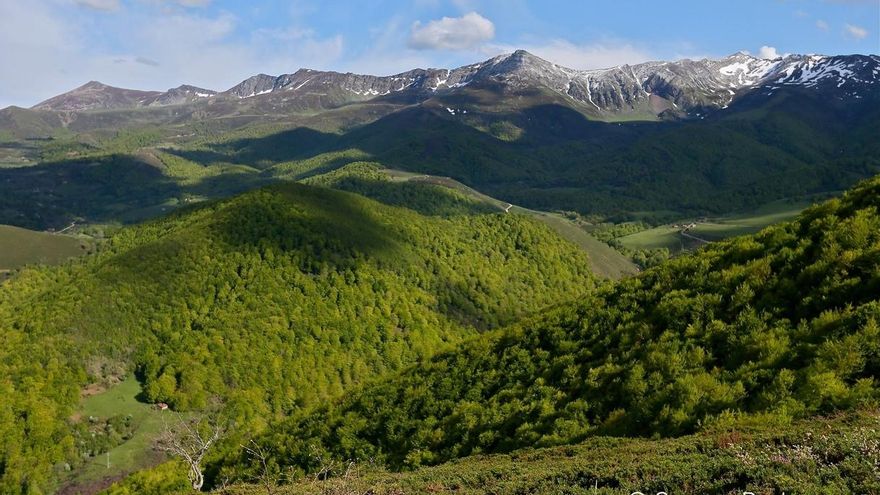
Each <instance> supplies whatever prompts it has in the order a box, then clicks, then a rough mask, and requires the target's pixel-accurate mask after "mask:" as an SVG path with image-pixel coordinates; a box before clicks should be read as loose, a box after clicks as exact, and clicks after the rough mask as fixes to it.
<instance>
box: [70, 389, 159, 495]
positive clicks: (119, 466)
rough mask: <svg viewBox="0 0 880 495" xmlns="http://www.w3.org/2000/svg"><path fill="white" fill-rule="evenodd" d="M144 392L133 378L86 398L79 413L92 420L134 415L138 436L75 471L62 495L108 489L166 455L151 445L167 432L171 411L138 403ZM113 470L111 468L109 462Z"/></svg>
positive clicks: (135, 433) (132, 416)
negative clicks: (96, 488)
mask: <svg viewBox="0 0 880 495" xmlns="http://www.w3.org/2000/svg"><path fill="white" fill-rule="evenodd" d="M140 392H141V385H140V383H139V382H138V381H137V380H136V379H135V378H134V377H133V376H129V377H128V378H126V379H125V380H124V381H123V382H121V383H119V384H117V385H115V386H113V387H111V388H109V389H108V390H105V391H103V392H101V393H99V394H96V395H92V396H90V397H86V398H85V399H83V402H82V407H81V408H80V411H79V414H80V415H81V416H82V417H83V418H86V419H88V418H89V417H96V418H100V419H106V418H110V417H112V416H116V415H130V416H131V418H132V423H133V424H134V425H135V429H134V435H133V436H132V437H131V438H130V439H128V440H127V441H125V442H124V443H122V444H121V445H118V446H116V447H115V448H113V449H111V450H110V451H109V452H108V454H109V455H108V454H103V455H99V456H97V457H94V458H91V459H89V460H88V461H87V462H86V464H85V465H83V466H81V467H79V468H78V469H77V470H76V471H75V473H76V474H75V475H73V476H72V477H71V478H69V479H67V480H65V482H64V485H63V486H64V487H65V488H64V489H66V491H63V492H62V493H77V492H78V490H79V488H80V487H82V488H83V489H84V488H86V487H95V486H107V485H109V484H110V483H111V482H112V481H113V480H116V479H119V478H121V477H123V476H125V475H126V474H128V473H131V472H133V471H136V470H138V469H143V468H146V467H149V466H152V465H154V464H155V463H157V462H159V461H161V460H162V459H163V458H164V456H163V454H161V453H159V452H155V451H153V450H152V448H151V445H152V443H153V441H154V440H155V439H156V437H157V436H158V435H159V433H160V432H161V431H162V430H163V427H164V423H163V420H165V419H168V418H163V415H165V416H169V415H171V414H173V413H171V412H169V411H159V410H157V409H155V408H154V407H153V406H152V405H150V404H145V403H143V402H140V401H138V400H137V396H138V394H140ZM108 459H109V463H110V467H109V468H108V467H107V463H108Z"/></svg>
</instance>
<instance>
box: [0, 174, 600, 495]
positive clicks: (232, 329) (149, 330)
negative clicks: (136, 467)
mask: <svg viewBox="0 0 880 495" xmlns="http://www.w3.org/2000/svg"><path fill="white" fill-rule="evenodd" d="M592 280H593V279H592V276H591V275H590V272H589V266H588V261H587V259H586V256H585V255H584V254H583V253H582V252H581V251H580V250H579V249H578V248H577V247H576V246H574V245H571V244H569V243H567V242H565V241H563V240H561V239H559V238H558V237H556V236H555V235H554V234H553V233H552V232H551V231H550V230H549V229H548V228H547V227H545V226H543V225H541V224H539V223H538V222H535V221H532V220H529V219H527V218H525V217H522V216H517V215H505V214H479V215H450V216H446V217H439V216H424V215H420V214H418V213H416V212H414V211H412V210H409V209H405V208H398V207H392V206H386V205H382V204H380V203H376V202H374V201H372V200H368V199H366V198H363V197H361V196H357V195H354V194H350V193H345V192H338V191H332V190H329V189H321V188H314V187H308V186H303V185H295V184H286V185H278V186H273V187H269V188H266V189H261V190H257V191H253V192H250V193H247V194H244V195H242V196H239V197H236V198H233V199H230V200H226V201H222V202H216V203H211V204H208V205H205V206H202V207H197V208H188V209H184V210H181V211H179V212H177V213H176V214H173V215H171V216H168V217H166V218H162V219H159V220H156V221H153V222H150V223H147V224H144V225H141V226H137V227H132V228H129V229H124V230H122V231H121V232H120V233H118V234H117V235H115V236H114V237H113V238H112V239H111V240H110V241H109V242H108V243H106V244H104V245H102V246H101V249H100V252H99V253H97V254H95V255H94V256H90V257H87V258H84V259H81V260H77V261H73V262H69V263H68V264H67V265H65V266H62V267H57V268H33V269H26V270H23V271H22V272H21V273H19V274H17V275H15V276H14V277H13V278H11V279H10V280H9V281H7V282H6V283H4V284H3V285H2V286H0V492H2V493H19V492H20V493H35V492H36V491H38V490H41V489H45V488H46V487H48V486H50V485H51V480H52V478H53V476H54V475H55V473H63V472H64V471H65V470H66V469H67V467H72V468H73V469H76V466H77V464H78V463H79V462H81V460H80V448H81V441H80V437H77V436H76V435H75V434H74V432H73V427H74V426H76V424H77V423H76V421H75V420H71V419H70V417H71V415H72V413H73V411H74V408H75V406H76V405H77V403H78V400H79V397H80V390H81V388H82V387H84V386H85V385H86V384H89V383H101V382H103V381H111V380H112V379H113V378H115V377H116V375H118V374H120V373H122V372H124V371H125V370H132V369H136V370H137V374H138V376H139V378H140V379H141V380H142V382H143V384H144V393H143V399H144V400H147V401H150V402H153V401H164V402H168V403H169V404H171V405H172V407H174V408H177V409H198V408H201V407H203V406H205V405H206V404H207V403H208V402H209V401H210V399H211V398H212V397H214V396H220V397H221V398H223V399H224V400H225V401H226V405H227V408H228V412H229V414H230V415H231V417H233V418H235V419H237V420H238V421H239V424H242V425H247V426H243V427H242V428H241V429H240V431H242V433H243V432H244V430H249V429H258V428H259V425H260V424H261V422H262V421H263V420H265V419H267V418H271V417H273V416H275V415H280V414H293V413H296V412H297V411H299V410H302V409H303V408H308V407H311V406H314V405H316V404H318V403H320V402H322V401H325V400H327V399H330V398H333V397H335V396H338V395H339V394H340V393H342V391H344V390H347V389H349V388H351V387H352V386H354V385H356V384H358V383H360V382H363V381H364V380H366V379H367V378H369V377H372V376H375V375H377V374H379V373H383V372H386V371H392V370H395V369H399V368H401V367H404V366H406V365H408V364H411V363H413V362H415V361H417V360H419V359H422V358H426V357H427V356H430V355H432V354H434V353H435V352H436V351H438V350H442V349H445V348H448V347H449V346H450V345H452V344H454V343H456V342H459V341H461V340H462V339H465V338H467V337H470V336H473V335H475V334H476V333H477V332H478V331H479V330H482V329H491V328H493V327H497V326H499V325H504V324H508V323H511V322H513V321H514V320H516V319H518V318H521V317H524V316H527V315H529V314H530V313H533V312H535V311H536V310H538V309H539V308H542V307H544V306H546V305H549V304H554V303H556V302H558V301H560V300H564V299H569V298H577V297H582V296H583V295H584V294H585V293H587V292H588V291H589V290H590V289H591V288H592V286H593V282H592ZM71 422H72V423H71ZM65 464H66V466H65ZM53 466H54V467H53Z"/></svg>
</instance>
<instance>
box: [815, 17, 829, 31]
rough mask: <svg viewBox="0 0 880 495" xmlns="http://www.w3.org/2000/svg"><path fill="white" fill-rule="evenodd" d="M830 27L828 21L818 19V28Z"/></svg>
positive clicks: (826, 28)
mask: <svg viewBox="0 0 880 495" xmlns="http://www.w3.org/2000/svg"><path fill="white" fill-rule="evenodd" d="M828 27H829V26H828V23H827V22H825V21H823V20H822V19H819V20H817V21H816V28H818V29H819V30H821V31H828Z"/></svg>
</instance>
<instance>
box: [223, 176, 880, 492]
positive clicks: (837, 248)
mask: <svg viewBox="0 0 880 495" xmlns="http://www.w3.org/2000/svg"><path fill="white" fill-rule="evenodd" d="M878 208H880V178H876V179H873V180H870V181H867V182H865V183H863V184H861V185H860V186H858V187H857V188H855V189H854V190H852V191H850V192H849V193H847V194H846V195H844V196H843V197H842V198H841V199H834V200H831V201H828V202H826V203H824V204H821V205H818V206H815V207H813V208H810V209H808V210H807V211H806V212H804V213H803V214H802V215H801V216H800V217H799V218H798V219H797V220H796V221H794V222H792V223H788V224H783V225H779V226H776V227H771V228H768V229H765V230H764V231H762V232H761V233H759V234H756V235H753V236H748V237H742V238H737V239H734V240H730V241H725V242H720V243H717V244H713V245H711V246H708V247H706V248H704V249H702V250H700V251H699V252H697V253H695V254H693V255H687V256H683V257H681V258H678V259H675V260H672V261H670V262H667V263H665V264H663V265H661V266H659V267H657V268H654V269H651V270H649V271H647V272H645V273H644V274H643V275H641V276H639V277H636V278H632V279H627V280H624V281H622V282H619V283H617V284H615V285H609V286H606V287H604V288H602V289H601V290H599V291H597V292H595V293H591V294H587V295H585V296H584V297H583V298H581V300H580V301H579V302H577V303H574V304H571V305H567V306H563V307H560V308H558V309H555V310H552V311H549V312H547V313H546V314H544V315H542V316H539V317H535V318H532V319H527V320H526V321H525V322H523V323H519V324H516V325H514V326H512V327H510V328H508V329H505V330H502V331H498V332H493V333H489V334H486V335H483V336H480V337H477V338H475V339H472V340H470V341H467V342H465V343H463V344H462V345H461V346H460V347H459V348H458V349H456V350H454V351H450V352H446V353H443V354H440V355H437V356H434V357H432V358H430V359H426V360H424V361H422V362H420V363H418V364H417V365H415V366H413V367H412V368H410V369H408V370H406V371H404V372H402V373H400V374H394V375H391V376H389V377H387V378H386V379H384V380H382V381H380V382H378V383H376V384H373V385H371V386H368V387H367V388H365V389H363V390H361V391H359V392H356V393H350V394H347V395H346V396H345V397H344V398H343V399H341V400H340V401H337V402H336V403H334V404H332V405H330V406H327V407H324V408H321V409H319V410H318V411H316V412H314V413H312V414H310V415H306V416H305V417H300V418H294V419H291V420H289V421H287V422H285V423H283V424H280V425H276V426H275V427H274V428H273V429H272V432H271V433H269V434H267V435H265V436H264V437H263V438H262V439H261V440H260V441H261V442H262V444H263V445H265V446H266V447H267V448H269V449H271V451H272V452H273V458H272V459H273V462H275V463H277V465H279V466H293V467H296V468H301V469H305V470H306V471H309V472H311V471H313V470H314V469H316V468H317V466H316V465H315V462H316V459H326V458H328V457H330V458H336V459H340V460H345V459H377V460H378V461H379V462H380V463H383V464H385V465H387V466H390V467H391V468H394V469H401V468H412V467H416V466H419V465H423V464H437V463H441V462H444V461H448V460H451V459H456V458H459V457H464V456H468V455H472V454H478V453H492V452H510V451H513V450H516V449H519V448H523V447H535V446H537V447H541V446H552V445H561V444H571V443H577V442H580V441H582V440H584V439H586V438H590V437H595V436H605V435H610V436H645V437H667V436H678V435H682V434H688V433H692V432H695V431H699V430H702V429H705V428H708V427H712V425H718V424H722V425H723V424H726V423H728V422H730V421H734V420H736V418H750V419H749V420H752V421H754V422H755V423H756V424H763V425H771V424H774V423H776V422H781V423H783V424H784V423H786V422H788V421H790V420H791V419H792V418H800V417H809V416H813V415H816V414H823V413H830V412H832V411H836V410H841V409H854V408H860V407H871V406H876V405H877V403H878V400H880V388H878V383H877V381H876V380H877V376H878V374H880V325H878V321H880V211H878ZM316 449H317V451H318V452H323V453H324V455H322V456H316V455H315V454H314V452H315V451H316ZM229 463H230V464H231V466H228V467H227V469H230V471H232V472H235V471H236V469H239V468H241V467H242V466H241V465H238V466H237V467H236V465H237V464H238V463H244V465H245V466H246V465H247V464H248V463H247V461H246V460H242V459H238V460H230V461H229ZM245 469H246V467H245ZM873 486H876V485H873Z"/></svg>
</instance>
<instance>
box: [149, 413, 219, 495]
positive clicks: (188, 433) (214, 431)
mask: <svg viewBox="0 0 880 495" xmlns="http://www.w3.org/2000/svg"><path fill="white" fill-rule="evenodd" d="M175 418H176V421H174V422H172V423H169V422H166V423H165V431H164V432H163V433H162V435H161V436H160V437H159V446H160V447H161V448H162V449H163V450H164V451H165V452H167V453H169V454H171V455H172V456H174V457H178V458H180V459H182V460H183V461H184V463H185V464H186V465H187V466H188V468H189V472H188V473H187V476H188V477H189V481H190V483H191V484H192V487H193V490H195V491H199V490H201V489H202V485H204V484H205V476H204V474H203V473H202V461H203V460H204V459H205V455H206V454H207V453H208V451H209V450H210V449H211V447H213V446H214V444H216V443H217V441H218V440H219V439H220V438H221V437H222V436H223V434H224V433H225V431H226V428H225V426H224V425H223V424H222V423H221V422H220V421H218V420H217V419H216V418H206V417H204V416H197V417H194V418H189V419H186V418H184V417H183V416H182V415H180V414H175Z"/></svg>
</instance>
